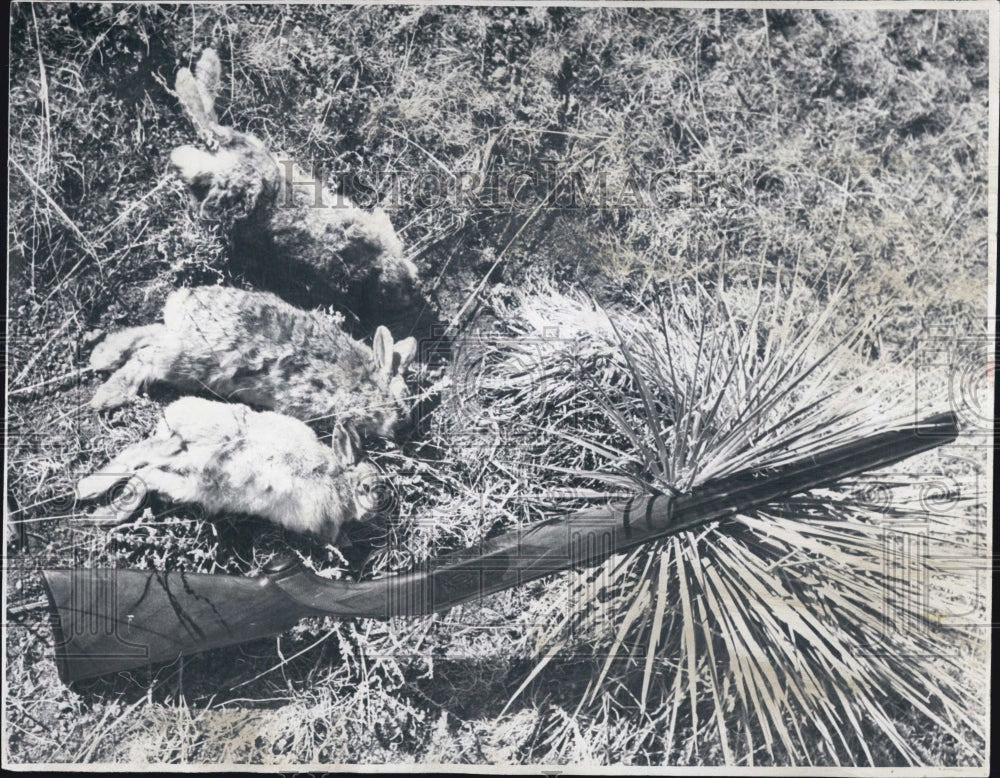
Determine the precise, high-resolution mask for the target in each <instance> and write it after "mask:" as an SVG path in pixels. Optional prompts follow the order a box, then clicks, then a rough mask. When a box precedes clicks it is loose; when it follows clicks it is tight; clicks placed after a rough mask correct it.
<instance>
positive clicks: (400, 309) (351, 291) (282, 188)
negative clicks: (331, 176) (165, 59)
mask: <svg viewBox="0 0 1000 778" xmlns="http://www.w3.org/2000/svg"><path fill="white" fill-rule="evenodd" d="M220 79H221V66H220V63H219V57H218V55H217V54H216V53H215V51H214V50H212V49H206V50H205V51H203V52H202V55H201V58H200V59H199V60H198V63H197V65H196V66H195V71H194V74H192V73H191V71H190V70H188V69H187V68H181V70H180V71H179V72H178V73H177V81H176V94H177V98H178V100H179V101H180V104H181V107H182V109H183V110H184V113H185V115H186V116H187V117H188V119H189V120H190V121H191V123H192V124H193V125H194V128H195V129H196V130H197V132H198V135H199V137H200V138H201V140H202V141H203V143H204V144H205V146H206V147H207V148H197V147H195V146H180V147H178V148H176V149H174V150H173V152H172V154H171V155H170V161H171V164H172V165H173V166H174V168H175V169H176V170H177V171H178V173H179V174H180V176H181V178H182V179H183V180H184V181H185V182H186V183H187V185H188V188H189V189H190V191H191V193H192V196H193V197H194V199H195V201H196V202H197V203H198V204H199V208H200V210H201V212H202V213H203V214H205V215H208V216H212V217H215V218H220V219H222V220H223V221H224V223H227V224H229V226H230V232H231V237H232V239H233V259H234V262H235V264H236V265H237V267H238V268H239V269H241V270H243V271H244V272H246V273H247V274H248V276H249V277H250V278H251V279H252V280H253V281H254V282H255V284H256V285H257V286H261V287H263V288H266V289H269V290H271V291H274V292H277V293H278V294H280V295H281V296H282V297H284V298H285V299H287V300H289V301H291V302H294V303H296V304H299V305H302V306H304V307H311V306H314V305H335V306H336V307H337V309H338V310H340V311H342V312H343V313H345V314H347V315H348V316H349V317H352V319H354V318H356V319H357V320H358V321H360V322H361V327H360V329H361V331H363V332H366V333H370V332H371V330H372V329H373V328H374V327H373V324H388V325H389V326H390V327H391V328H392V330H393V331H396V332H400V331H402V330H403V328H404V327H405V328H406V334H409V333H410V332H415V331H420V332H424V331H427V327H428V322H429V321H430V319H428V316H431V314H430V311H429V308H428V306H427V304H426V300H425V298H424V297H423V295H422V294H421V292H420V291H419V282H418V276H417V268H416V266H415V265H414V264H413V263H412V262H411V261H410V260H408V259H407V258H406V257H404V256H403V249H402V245H401V244H400V241H399V238H398V237H397V236H396V232H395V230H394V229H393V227H392V224H391V222H390V221H389V217H388V216H387V215H386V214H385V213H384V212H383V211H381V210H375V211H372V212H368V211H364V210H362V209H360V208H357V207H355V206H354V205H352V204H351V203H350V202H348V201H347V200H346V198H344V197H337V196H335V195H333V194H331V193H330V192H329V191H327V190H325V189H323V188H322V187H320V189H319V191H317V186H316V185H315V184H313V183H305V184H303V183H302V182H311V181H312V179H311V178H310V177H309V176H307V175H306V174H304V173H303V172H302V171H301V170H299V169H298V168H297V167H294V166H292V165H291V162H290V161H289V162H288V163H287V166H286V164H285V160H283V159H280V158H278V157H276V156H275V155H273V154H271V153H270V151H269V150H268V149H267V147H266V146H265V145H264V143H262V142H261V141H260V140H258V139H257V138H255V137H254V136H253V135H250V134H249V133H243V132H238V131H237V130H235V129H233V128H232V127H225V126H222V125H220V124H219V122H218V117H217V116H216V112H215V98H216V94H217V93H218V89H219V83H220ZM293 184H294V185H293ZM317 198H319V201H317ZM418 320H422V321H423V322H424V323H423V324H421V323H420V321H418Z"/></svg>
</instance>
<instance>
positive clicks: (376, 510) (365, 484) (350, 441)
mask: <svg viewBox="0 0 1000 778" xmlns="http://www.w3.org/2000/svg"><path fill="white" fill-rule="evenodd" d="M330 447H331V448H332V449H333V455H334V457H335V458H336V459H337V460H338V461H339V462H340V464H341V465H342V467H343V468H344V474H345V478H346V481H347V485H348V488H349V489H350V494H351V504H350V506H348V507H347V509H346V510H345V511H344V514H345V515H344V519H345V521H359V522H367V521H371V520H372V519H374V518H375V517H377V516H380V515H385V514H386V513H387V512H388V511H389V510H390V509H391V508H392V506H393V505H394V503H395V500H394V499H393V498H392V490H391V484H390V482H389V480H388V479H387V478H386V477H385V475H384V474H383V473H382V471H381V470H379V469H378V468H377V467H376V466H375V465H374V464H373V463H372V462H370V461H369V460H367V459H365V460H362V459H361V453H360V451H359V450H358V448H357V446H356V444H355V442H354V438H353V436H352V434H351V433H350V432H349V431H348V430H347V429H346V428H345V427H344V426H342V425H340V424H338V425H337V426H336V428H335V429H334V432H333V440H332V441H331V444H330ZM359 460H360V461H359ZM352 509H353V510H352ZM339 529H340V525H337V526H336V527H335V528H334V533H333V534H336V533H338V532H339ZM327 539H328V540H330V541H334V540H336V538H335V537H329V536H328V537H327Z"/></svg>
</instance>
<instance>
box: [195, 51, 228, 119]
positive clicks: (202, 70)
mask: <svg viewBox="0 0 1000 778" xmlns="http://www.w3.org/2000/svg"><path fill="white" fill-rule="evenodd" d="M194 77H195V78H196V79H197V81H198V86H199V87H200V92H201V102H202V106H203V107H204V109H205V113H206V115H208V117H209V118H210V119H211V120H212V121H213V122H217V121H218V119H217V118H216V115H215V96H216V95H217V94H219V85H220V84H221V83H222V63H221V62H219V55H218V54H216V53H215V49H205V50H204V51H203V52H202V53H201V57H200V58H199V59H198V64H197V65H195V66H194Z"/></svg>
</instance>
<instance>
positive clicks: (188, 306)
mask: <svg viewBox="0 0 1000 778" xmlns="http://www.w3.org/2000/svg"><path fill="white" fill-rule="evenodd" d="M415 352H416V341H415V340H414V339H413V338H406V339H405V340H403V341H401V342H400V343H397V344H393V339H392V335H391V334H390V333H389V330H388V329H386V328H385V327H379V329H378V330H377V331H376V333H375V338H374V343H373V348H369V347H368V346H367V345H365V344H364V343H362V342H360V341H356V340H354V339H353V338H351V337H350V336H349V335H347V333H345V332H344V331H343V330H342V329H341V328H340V327H339V326H338V325H337V323H336V322H335V321H334V319H333V318H332V317H331V316H329V315H327V314H324V313H321V312H319V311H303V310H300V309H298V308H295V307H293V306H291V305H289V304H288V303H286V302H284V301H283V300H281V299H280V298H278V297H277V296H275V295H273V294H271V293H268V292H250V291H244V290H241V289H235V288H231V287H222V286H202V287H194V288H183V289H177V290H175V291H173V292H171V293H170V295H169V296H168V297H167V300H166V304H165V305H164V307H163V323H162V324H151V325H146V326H141V327H133V328H130V329H127V330H124V331H121V332H117V333H113V334H111V335H109V336H108V337H107V338H106V339H105V340H104V341H103V342H101V343H100V344H98V346H97V347H96V348H95V349H94V351H93V352H92V353H91V356H90V365H91V367H92V368H93V369H95V370H101V371H114V372H113V373H112V375H111V376H110V377H109V378H108V379H107V381H106V382H105V383H104V384H103V385H101V386H100V387H99V388H98V389H97V391H96V393H95V394H94V397H93V399H92V400H91V402H90V404H91V406H92V407H94V408H96V409H110V408H115V407H118V406H121V405H124V404H126V403H128V402H129V401H130V400H131V399H132V398H133V397H134V396H135V395H136V394H137V392H138V391H139V389H140V388H142V387H143V386H144V385H146V384H148V383H151V382H154V381H160V382H163V383H167V384H170V385H173V386H176V387H178V388H180V389H184V390H191V391H206V390H207V391H210V392H214V393H215V394H216V395H218V396H219V397H221V398H224V399H227V400H233V401H236V402H242V403H247V404H250V405H255V406H259V407H262V408H267V409H271V410H275V411H278V412H280V413H284V414H287V415H289V416H292V417H294V418H296V419H299V420H301V421H304V422H312V423H314V424H316V425H317V426H318V427H319V428H320V429H322V430H329V429H331V428H332V427H333V425H334V424H335V423H337V422H340V423H342V424H343V425H344V426H345V427H346V428H347V429H348V431H349V432H351V433H352V434H353V435H354V436H355V438H356V439H357V440H359V441H360V439H361V438H363V437H367V436H377V437H380V438H385V439H390V440H391V439H392V437H393V435H394V432H395V429H396V426H397V424H398V422H399V421H400V419H401V416H402V413H403V411H404V410H405V406H406V384H405V382H404V380H403V377H402V372H403V371H404V370H405V369H406V367H407V365H408V364H409V363H410V361H411V360H412V359H413V357H414V355H415Z"/></svg>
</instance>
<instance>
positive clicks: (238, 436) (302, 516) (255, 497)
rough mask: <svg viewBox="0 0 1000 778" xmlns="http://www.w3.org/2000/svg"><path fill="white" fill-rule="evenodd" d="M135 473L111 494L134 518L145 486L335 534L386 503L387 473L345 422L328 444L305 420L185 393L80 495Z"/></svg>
mask: <svg viewBox="0 0 1000 778" xmlns="http://www.w3.org/2000/svg"><path fill="white" fill-rule="evenodd" d="M122 481H127V484H126V488H125V490H124V494H125V495H127V498H126V499H124V500H123V499H118V500H115V501H113V502H114V503H117V504H116V505H114V506H113V514H112V516H111V517H110V518H111V520H113V521H123V520H125V519H127V518H128V517H129V516H130V515H131V514H132V513H134V512H135V510H136V508H137V507H138V506H139V504H141V498H142V496H143V495H145V494H146V493H147V492H156V493H158V494H162V495H164V496H165V497H168V498H169V499H171V500H173V501H174V502H178V503H187V504H193V505H200V506H202V507H203V508H204V509H205V510H206V511H208V513H210V514H232V513H236V514H250V515H254V516H261V517H263V518H265V519H267V520H269V521H271V522H273V523H274V524H277V525H278V526H281V527H284V528H285V529H288V530H292V531H293V532H300V533H303V534H308V535H312V536H315V537H318V538H320V539H322V540H325V541H329V542H334V541H336V539H337V537H338V535H339V534H340V529H341V527H342V526H343V525H344V524H345V523H346V522H349V521H355V520H358V521H363V520H365V519H366V518H370V517H372V515H373V513H374V512H375V511H376V510H377V509H378V508H379V505H378V503H379V494H380V493H381V490H382V488H383V486H384V481H383V479H381V477H380V476H379V473H378V471H377V470H376V469H375V467H374V465H372V464H371V463H369V462H360V463H358V462H357V452H356V450H355V449H354V447H353V445H352V442H351V437H350V435H349V434H348V432H347V431H346V430H345V429H344V428H343V427H340V426H338V427H337V428H336V429H335V431H334V435H333V445H332V446H325V445H323V444H322V443H320V441H319V440H318V439H317V437H316V434H315V433H314V432H313V431H312V430H311V429H309V427H307V426H306V425H305V424H303V423H302V422H300V421H296V420H295V419H291V418H289V417H287V416H282V415H281V414H277V413H272V412H270V411H263V412H257V411H253V410H251V409H250V408H247V407H246V406H245V405H234V404H227V403H220V402H214V401H212V400H205V399H202V398H200V397H184V398H181V399H180V400H177V401H176V402H173V403H171V404H170V405H168V406H167V407H166V408H165V409H164V412H163V419H162V420H161V421H160V424H159V426H158V427H157V429H156V432H155V433H154V434H153V435H152V436H151V437H150V438H149V439H147V440H144V441H140V442H139V443H136V444H134V445H131V446H129V447H128V448H126V449H125V450H124V451H122V452H121V453H120V454H119V455H118V456H116V457H115V458H114V459H113V460H111V462H109V463H108V464H107V465H106V466H105V467H104V468H102V469H101V470H100V471H99V472H97V473H94V474H93V475H89V476H87V477H86V478H84V479H83V480H81V481H80V483H79V485H78V486H77V490H76V496H77V498H78V499H80V500H90V499H94V498H96V497H98V496H100V495H102V494H104V493H105V492H107V491H108V490H110V489H111V488H112V487H114V486H115V485H117V484H119V483H121V482H122Z"/></svg>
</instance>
